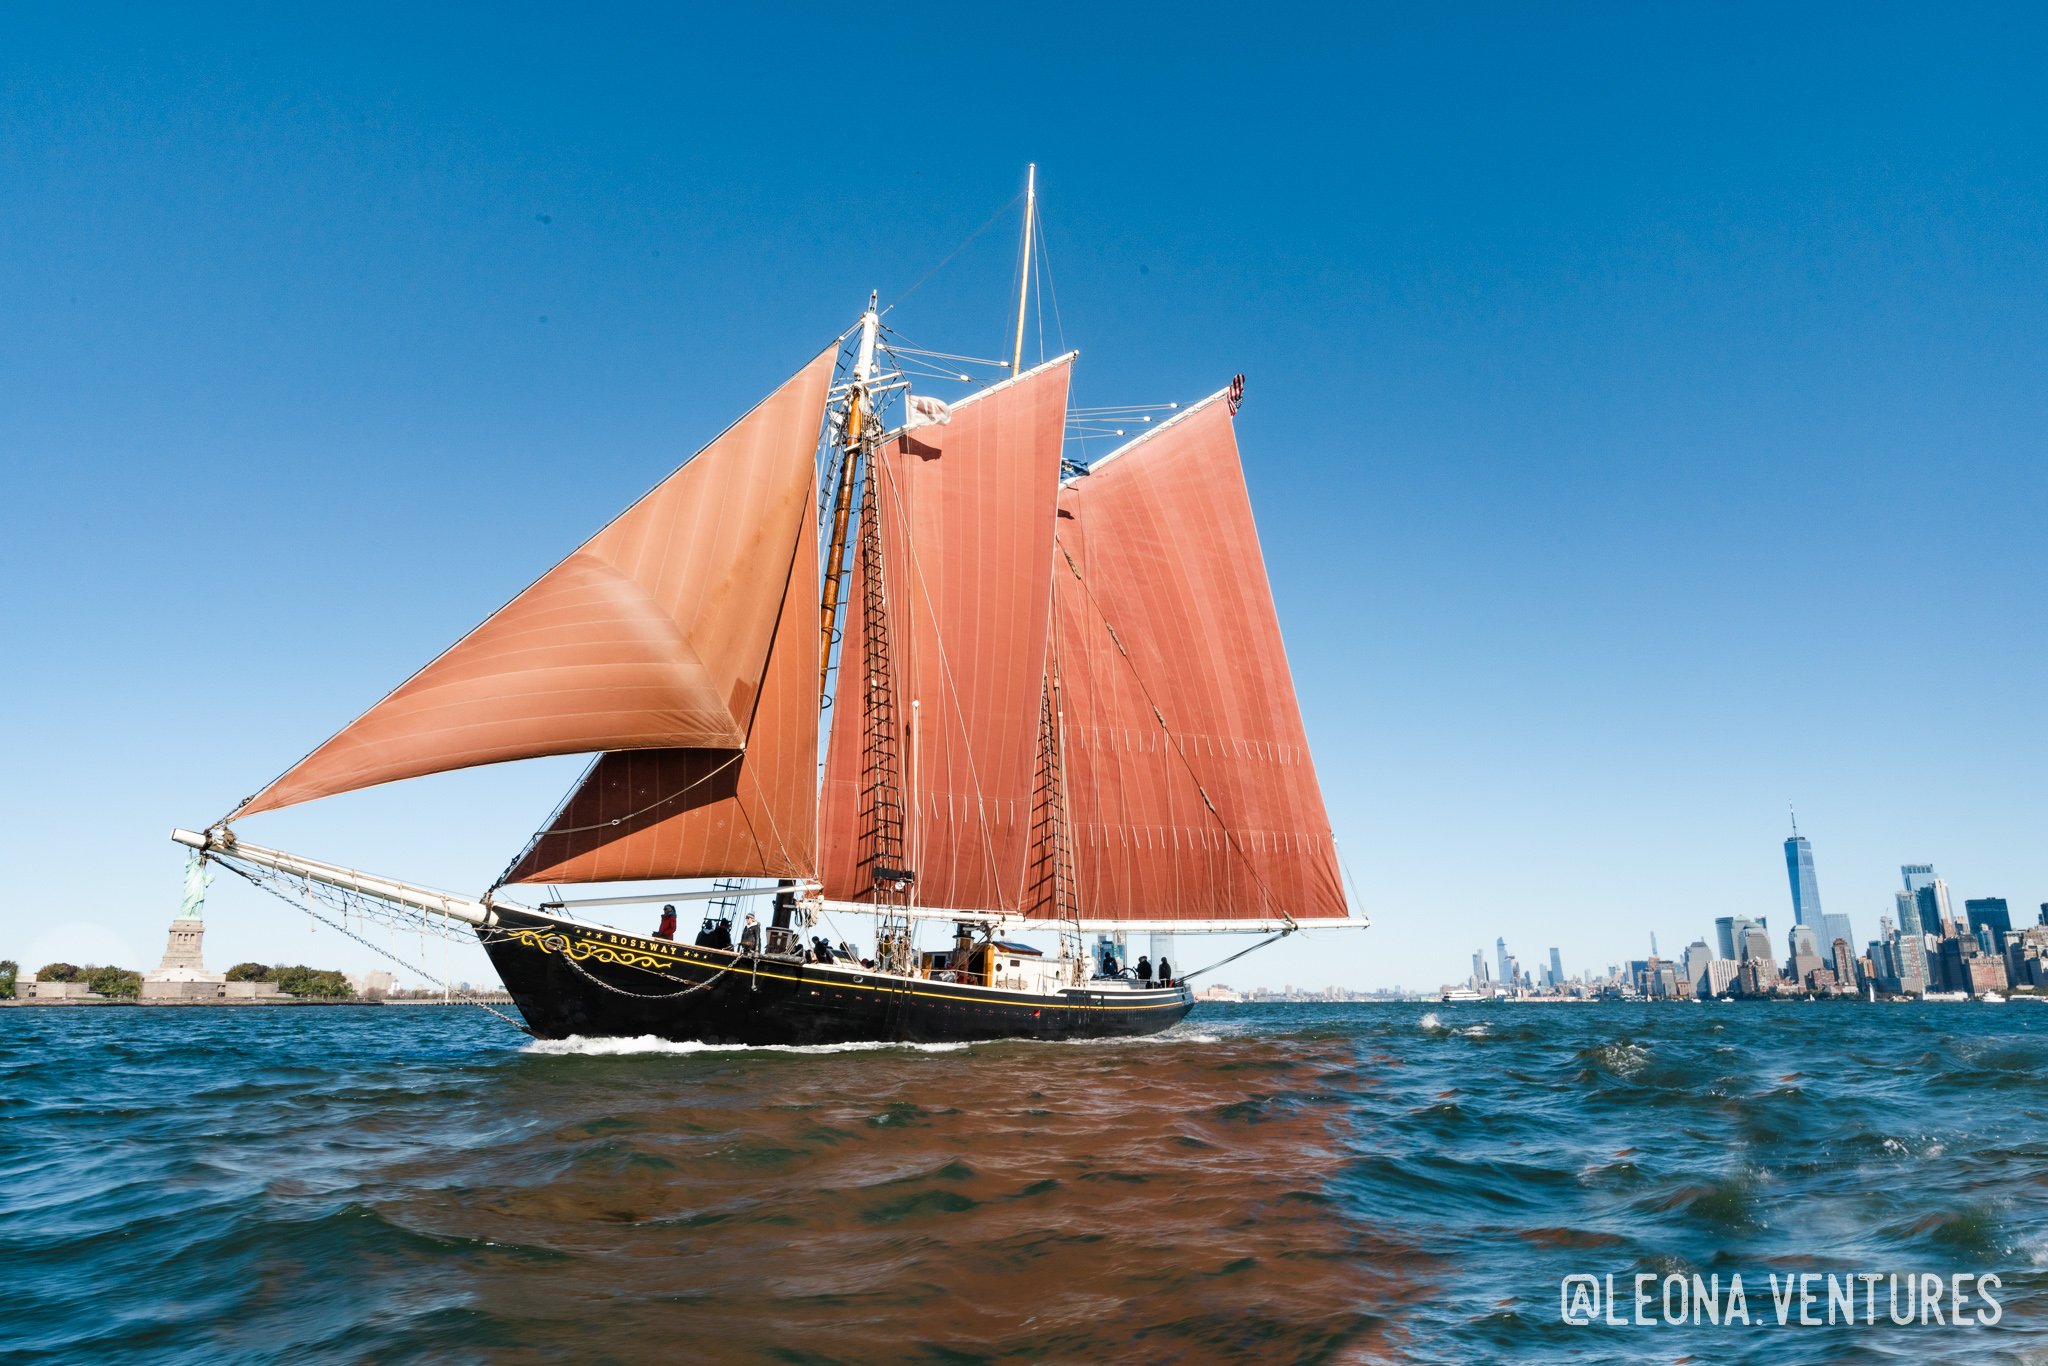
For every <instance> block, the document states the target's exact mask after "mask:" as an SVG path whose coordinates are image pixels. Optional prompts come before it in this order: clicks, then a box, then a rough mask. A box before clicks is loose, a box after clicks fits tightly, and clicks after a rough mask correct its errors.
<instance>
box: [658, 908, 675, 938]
mask: <svg viewBox="0 0 2048 1366" xmlns="http://www.w3.org/2000/svg"><path fill="white" fill-rule="evenodd" d="M654 937H655V938H656V939H673V938H675V937H676V908H675V907H673V906H663V907H662V908H661V928H660V929H657V930H656V931H655V932H654Z"/></svg>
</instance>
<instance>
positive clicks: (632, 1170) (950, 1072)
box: [0, 1003, 2048, 1362]
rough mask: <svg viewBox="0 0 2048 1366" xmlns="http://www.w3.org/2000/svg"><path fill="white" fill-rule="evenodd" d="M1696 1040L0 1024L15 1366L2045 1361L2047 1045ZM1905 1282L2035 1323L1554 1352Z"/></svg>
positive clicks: (22, 1018) (1204, 1028)
mask: <svg viewBox="0 0 2048 1366" xmlns="http://www.w3.org/2000/svg"><path fill="white" fill-rule="evenodd" d="M1700 1019H1701V1012H1697V1011H1687V1010H1683V1009H1653V1008H1649V1007H1641V1006H1612V1007H1609V1006H1601V1007H1589V1008H1585V1009H1581V1010H1573V1011H1546V1010H1528V1009H1520V1010H1518V1009H1516V1008H1515V1007H1513V1006H1511V1005H1497V1004H1491V1003H1473V1004H1470V1005H1443V1006H1440V1007H1434V1008H1429V1009H1424V1008H1422V1007H1419V1006H1378V1005H1375V1006H1358V1007H1334V1006H1333V1007H1322V1006H1315V1007H1255V1006H1238V1007H1230V1008H1227V1009H1218V1010H1198V1011H1197V1013H1196V1015H1195V1016H1194V1018H1193V1019H1192V1020H1191V1021H1190V1022H1189V1023H1188V1024H1184V1025H1182V1026H1180V1027H1179V1028H1177V1029H1175V1030H1172V1031H1169V1032H1167V1033H1166V1034H1163V1035H1160V1036H1158V1037H1156V1038H1152V1039H1145V1040H1097V1041H1093V1042H1091V1043H1089V1044H1087V1045H1085V1046H1076V1045H1071V1044H1056V1045H1041V1044H1012V1043H1002V1044H986V1045H974V1046H972V1047H968V1046H963V1045H936V1046H923V1047H906V1046H900V1045H852V1046H832V1047H820V1048H769V1049H756V1048H721V1047H707V1046H702V1045H688V1044H672V1043H666V1042H662V1041H659V1040H653V1039H639V1040H618V1039H594V1040H562V1041H559V1042H553V1043H537V1042H533V1041H530V1040H527V1039H525V1038H523V1037H522V1036H519V1035H516V1034H513V1033H512V1032H511V1031H509V1030H506V1029H505V1028H504V1027H503V1026H502V1025H500V1024H498V1023H497V1022H496V1021H493V1020H490V1019H489V1018H488V1017H485V1016H483V1015H481V1014H457V1013H453V1012H441V1011H434V1012H427V1011H397V1010H377V1009H363V1010H334V1011H321V1012H307V1011H277V1012H266V1011H250V1010H222V1011H204V1010H185V1011H175V1012H172V1011H119V1012H116V1011H62V1010H52V1011H24V1010H13V1011H0V1264H4V1265H6V1266H7V1267H8V1268H9V1287H8V1289H9V1297H10V1298H9V1311H10V1313H9V1318H8V1320H7V1324H6V1338H5V1340H4V1343H0V1354H5V1353H8V1352H16V1353H21V1354H23V1355H25V1356H26V1357H28V1358H30V1359H36V1358H50V1359H139V1360H141V1359H146V1360H151V1361H158V1360H165V1361H183V1360H190V1361H194V1362H198V1361H206V1362H213V1361H219V1360H224V1359H225V1360H266V1361H267V1360H277V1359H292V1360H300V1359H306V1360H321V1359H340V1360H350V1361H355V1360H372V1359H375V1360H385V1359H395V1360H421V1359H431V1360H458V1361H468V1360H495V1359H501V1358H504V1359H516V1360H540V1359H544V1358H552V1357H567V1358H574V1359H592V1358H598V1359H604V1358H610V1359H620V1360H639V1359H647V1358H649V1357H656V1356H694V1357H705V1356H710V1357H723V1358H728V1359H734V1360H753V1359H780V1360H791V1361H838V1360H849V1359H851V1360H872V1359H890V1360H897V1359H913V1360H947V1361H962V1362H979V1361H986V1362H1009V1361H1033V1360H1059V1361H1070V1360H1072V1361H1078V1360H1113V1361H1123V1360H1157V1359H1177V1360H1182V1361H1190V1362H1209V1361H1245V1362H1254V1361H1260V1362H1262V1361H1271V1360H1290V1361H1295V1360H1298V1361H1379V1360H1410V1359H1412V1360H1432V1361H1434V1360H1471V1361H1503V1360H1512V1361H1548V1360H1581V1359H1615V1360H1632V1359H1639V1358H1642V1357H1644V1356H1646V1355H1654V1356H1657V1357H1659V1358H1662V1359H1678V1358H1681V1357H1684V1356H1687V1355H1690V1356H1691V1357H1693V1358H1694V1359H1696V1360H1722V1359H1738V1360H1745V1361H1807V1360H1817V1359H1873V1360H1874V1359H1903V1358H1905V1357H1912V1358H1914V1359H1954V1360H1975V1359H1981V1358H1983V1357H1986V1356H1989V1355H1994V1354H1995V1353H1996V1352H2007V1353H2009V1354H2011V1355H2012V1356H2013V1357H2014V1359H2021V1358H2023V1357H2024V1355H2025V1354H2026V1353H2029V1352H2031V1353H2034V1354H2036V1356H2038V1355H2040V1354H2041V1353H2043V1352H2044V1351H2048V1329H2044V1326H2043V1325H2044V1323H2048V1236H2044V1235H2043V1234H2042V1233H2041V1232H2040V1230H2041V1229H2042V1228H2044V1227H2048V1117H2044V1112H2043V1107H2042V1106H2041V1105H2040V1103H2039V1098H2040V1096H2041V1095H2042V1094H2044V1091H2048V1011H2041V1012H2036V1011H1968V1010H1956V1009H1949V1010H1942V1009H1939V1008H1927V1009H1918V1010H1914V1009H1902V1008H1899V1007H1877V1008H1865V1007H1861V1006H1846V1007H1844V1008H1842V1009H1838V1010H1821V1009H1819V1008H1812V1007H1804V1008H1802V1007H1799V1006H1790V1005H1788V1006H1778V1005H1741V1006H1735V1007H1730V1008H1728V1009H1726V1010H1724V1011H1717V1012H1714V1013H1713V1018H1712V1023H1711V1024H1702V1023H1700V1022H1699V1021H1700ZM585 1061H587V1062H588V1063H589V1064H590V1065H581V1064H582V1063H583V1062H585ZM1898 1267H1912V1268H1916V1269H1923V1270H1927V1271H1934V1272H1952V1271H1961V1270H1978V1271H1995V1272H1998V1273H1999V1274H2001V1275H2002V1276H2004V1277H2005V1285H2006V1319H2005V1323H2004V1326H2003V1327H2002V1328H2001V1330H1999V1331H2000V1336H1997V1337H1995V1338H1990V1339H1984V1340H1981V1341H1980V1340H1967V1341H1966V1340H1963V1339H1952V1338H1933V1337H1928V1336H1925V1335H1922V1336H1919V1337H1915V1336H1913V1335H1912V1333H1911V1332H1910V1331H1908V1330H1894V1329H1890V1328H1885V1329H1881V1330H1865V1331H1860V1332H1859V1334H1858V1335H1856V1336H1853V1337H1850V1336H1843V1335H1840V1334H1830V1333H1829V1332H1827V1331H1824V1330H1821V1331H1809V1332H1807V1333H1804V1334H1801V1333H1791V1334H1778V1333H1759V1334H1755V1335H1753V1336H1752V1337H1749V1338H1744V1339H1741V1340H1739V1341H1737V1340H1734V1339H1696V1338H1694V1337H1690V1336H1685V1335H1683V1334H1678V1333H1674V1332H1673V1331H1672V1330H1658V1331H1657V1333H1656V1334H1655V1335H1653V1336H1652V1337H1633V1338H1632V1337H1626V1336H1617V1334H1618V1333H1619V1331H1620V1330H1613V1331H1610V1332H1609V1333H1608V1335H1607V1336H1605V1337H1596V1336H1588V1335H1587V1332H1586V1330H1568V1329H1565V1328H1563V1327H1562V1326H1561V1325H1560V1324H1559V1323H1558V1322H1557V1304H1558V1278H1559V1277H1560V1276H1562V1275H1565V1274H1567V1273H1572V1272H1581V1271H1584V1272H1592V1273H1606V1272H1613V1273H1614V1274H1615V1275H1616V1276H1617V1277H1618V1278H1626V1277H1627V1276H1630V1275H1632V1274H1634V1273H1635V1272H1636V1271H1638V1270H1653V1271H1657V1272H1659V1273H1660V1274H1661V1273H1662V1272H1665V1271H1669V1270H1673V1269H1680V1270H1688V1271H1690V1270H1711V1269H1720V1270H1723V1271H1727V1270H1736V1269H1740V1270H1746V1271H1748V1270H1753V1271H1758V1272H1762V1271H1766V1270H1776V1271H1779V1272H1784V1271H1787V1270H1793V1271H1802V1270H1813V1271H1823V1272H1824V1271H1828V1270H1837V1271H1857V1270H1866V1269H1868V1270H1885V1271H1889V1270H1891V1269H1894V1268H1898ZM1643 1331H1647V1330H1643Z"/></svg>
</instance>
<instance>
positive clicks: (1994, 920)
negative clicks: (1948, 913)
mask: <svg viewBox="0 0 2048 1366" xmlns="http://www.w3.org/2000/svg"><path fill="white" fill-rule="evenodd" d="M1963 914H1964V915H1966V916H1968V917H1969V920H1970V933H1971V934H1975V933H1977V931H1978V930H1980V929H1982V928H1985V927H1986V926H1988V927H1989V928H1990V930H1991V942H1992V943H1993V944H1995V945H1997V946H1998V948H1999V950H2000V951H2003V950H2004V948H2005V937H2006V936H2007V935H2008V934H2011V933H2012V911H2011V910H2010V909H2009V908H2008V907H2007V906H2006V903H2005V898H2004V897H2002V896H1987V897H1974V898H1972V899H1971V900H1968V901H1965V902H1964V903H1963Z"/></svg>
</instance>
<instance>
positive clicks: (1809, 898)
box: [1785, 816, 1820, 930]
mask: <svg viewBox="0 0 2048 1366" xmlns="http://www.w3.org/2000/svg"><path fill="white" fill-rule="evenodd" d="M1785 875H1786V876H1787V877H1789V878H1790V879H1791V880H1792V923H1793V924H1795V925H1811V926H1813V927H1814V929H1815V930H1819V929H1820V883H1819V882H1818V881H1817V880H1816V879H1815V878H1814V876H1813V846H1812V845H1811V844H1808V843H1807V842H1806V836H1804V835H1802V834H1800V833H1799V818H1798V817H1797V816H1794V817H1793V818H1792V837H1791V838H1790V839H1788V840H1786V841H1785Z"/></svg>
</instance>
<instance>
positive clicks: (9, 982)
mask: <svg viewBox="0 0 2048 1366" xmlns="http://www.w3.org/2000/svg"><path fill="white" fill-rule="evenodd" d="M20 975H21V964H19V963H17V962H15V961H14V960H13V959H12V958H0V1001H11V1000H13V999H14V979H15V978H16V977H18V976H20Z"/></svg>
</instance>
